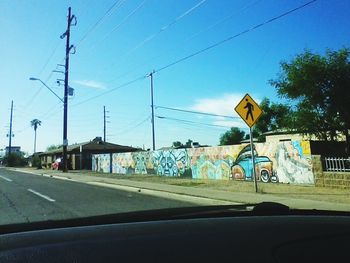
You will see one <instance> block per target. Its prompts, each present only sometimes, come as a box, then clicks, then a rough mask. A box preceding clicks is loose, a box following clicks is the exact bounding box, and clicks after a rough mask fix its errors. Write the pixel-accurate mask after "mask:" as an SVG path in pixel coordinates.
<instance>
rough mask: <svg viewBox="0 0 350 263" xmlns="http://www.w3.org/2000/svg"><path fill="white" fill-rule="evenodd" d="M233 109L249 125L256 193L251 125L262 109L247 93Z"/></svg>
mask: <svg viewBox="0 0 350 263" xmlns="http://www.w3.org/2000/svg"><path fill="white" fill-rule="evenodd" d="M235 111H236V112H237V113H238V115H239V116H240V117H241V118H242V119H243V120H244V122H245V123H246V124H247V125H248V126H249V134H250V136H249V137H250V150H251V155H252V167H253V168H252V169H253V171H252V172H253V179H254V186H255V192H256V193H257V192H258V184H257V176H256V170H255V156H254V144H253V133H252V127H253V125H254V124H255V123H256V121H257V120H258V119H259V117H260V116H261V114H262V110H261V109H260V107H259V105H258V104H257V103H256V102H255V101H254V100H253V99H252V97H250V96H249V94H246V95H245V96H244V97H243V99H242V100H241V101H240V102H239V103H238V104H237V106H236V108H235Z"/></svg>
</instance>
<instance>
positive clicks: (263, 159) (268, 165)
mask: <svg viewBox="0 0 350 263" xmlns="http://www.w3.org/2000/svg"><path fill="white" fill-rule="evenodd" d="M254 159H255V174H256V179H257V180H258V181H262V182H264V183H268V182H278V178H277V175H276V172H275V171H274V170H273V168H272V167H273V163H272V161H271V160H270V158H269V157H267V156H259V155H258V153H257V151H256V149H255V148H254ZM231 173H232V177H231V178H232V179H235V180H247V181H252V180H253V179H254V177H253V161H252V154H251V147H250V145H247V146H245V147H244V148H243V149H242V150H241V152H240V153H239V154H238V157H237V159H236V161H235V162H234V164H233V165H232V168H231Z"/></svg>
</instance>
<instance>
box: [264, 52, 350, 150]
mask: <svg viewBox="0 0 350 263" xmlns="http://www.w3.org/2000/svg"><path fill="white" fill-rule="evenodd" d="M349 55H350V52H349V49H347V48H343V49H340V50H339V51H332V50H327V51H326V53H325V55H323V56H322V55H319V54H316V53H312V52H311V51H305V52H304V53H303V54H300V55H297V56H296V57H295V58H294V59H292V60H291V62H281V73H280V75H279V76H278V77H277V79H275V80H271V81H270V84H271V85H272V86H274V87H275V88H276V89H277V92H278V94H279V95H280V96H281V97H284V98H287V99H290V100H291V102H292V103H294V104H295V106H296V109H295V114H294V116H293V121H291V125H292V128H294V129H295V130H297V131H299V132H302V133H311V134H315V135H316V136H318V137H319V138H322V139H324V140H328V139H329V138H330V139H331V140H333V139H334V138H335V135H336V132H337V131H340V132H342V133H343V134H344V135H345V136H346V140H347V143H348V145H349V129H350V111H349V102H350V61H349Z"/></svg>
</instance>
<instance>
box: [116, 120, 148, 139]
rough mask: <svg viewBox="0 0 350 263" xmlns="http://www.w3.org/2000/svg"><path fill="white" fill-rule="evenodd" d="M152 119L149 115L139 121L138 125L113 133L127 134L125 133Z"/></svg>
mask: <svg viewBox="0 0 350 263" xmlns="http://www.w3.org/2000/svg"><path fill="white" fill-rule="evenodd" d="M150 119H151V116H148V117H147V118H146V119H144V120H142V121H140V122H139V123H137V124H136V125H134V126H132V127H129V128H127V129H124V130H122V131H121V132H117V133H115V134H113V135H118V134H125V133H128V132H130V131H131V130H134V129H136V128H137V127H139V126H141V125H142V124H144V123H145V122H146V121H148V120H150Z"/></svg>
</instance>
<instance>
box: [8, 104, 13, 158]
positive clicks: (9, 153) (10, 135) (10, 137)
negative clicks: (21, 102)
mask: <svg viewBox="0 0 350 263" xmlns="http://www.w3.org/2000/svg"><path fill="white" fill-rule="evenodd" d="M12 113H13V100H12V101H11V114H10V134H9V151H8V155H11V142H12Z"/></svg>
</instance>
